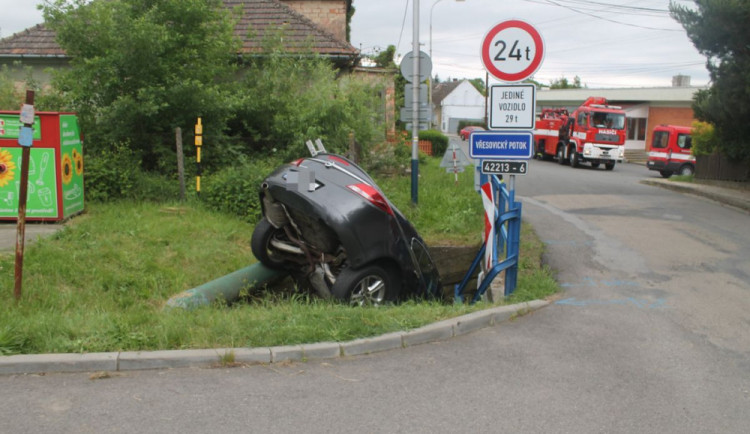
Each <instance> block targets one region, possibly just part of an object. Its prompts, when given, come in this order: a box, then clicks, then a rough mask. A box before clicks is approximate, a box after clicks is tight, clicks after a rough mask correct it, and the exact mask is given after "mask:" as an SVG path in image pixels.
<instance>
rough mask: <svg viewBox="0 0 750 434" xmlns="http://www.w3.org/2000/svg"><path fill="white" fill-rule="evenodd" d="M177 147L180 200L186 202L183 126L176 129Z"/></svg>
mask: <svg viewBox="0 0 750 434" xmlns="http://www.w3.org/2000/svg"><path fill="white" fill-rule="evenodd" d="M175 147H176V150H177V178H179V181H180V202H185V157H184V154H183V151H182V128H180V127H177V128H176V129H175Z"/></svg>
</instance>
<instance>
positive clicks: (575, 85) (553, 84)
mask: <svg viewBox="0 0 750 434" xmlns="http://www.w3.org/2000/svg"><path fill="white" fill-rule="evenodd" d="M581 87H583V86H581V77H579V76H577V75H576V76H575V77H574V78H573V82H572V83H571V82H569V81H568V79H567V78H566V77H565V76H562V77H560V78H558V79H557V80H551V81H550V86H549V88H550V89H580V88H581Z"/></svg>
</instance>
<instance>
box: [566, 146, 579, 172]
mask: <svg viewBox="0 0 750 434" xmlns="http://www.w3.org/2000/svg"><path fill="white" fill-rule="evenodd" d="M568 156H569V158H570V167H573V168H576V167H578V166H580V163H581V160H580V159H579V158H578V152H576V150H575V149H571V150H570V151H568Z"/></svg>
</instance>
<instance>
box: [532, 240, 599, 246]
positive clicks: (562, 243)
mask: <svg viewBox="0 0 750 434" xmlns="http://www.w3.org/2000/svg"><path fill="white" fill-rule="evenodd" d="M542 242H543V243H544V244H546V245H548V246H593V245H594V242H593V241H576V240H542Z"/></svg>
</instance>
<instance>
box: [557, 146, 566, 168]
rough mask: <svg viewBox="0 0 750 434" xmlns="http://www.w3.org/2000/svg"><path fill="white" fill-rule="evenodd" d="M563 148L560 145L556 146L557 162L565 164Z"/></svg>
mask: <svg viewBox="0 0 750 434" xmlns="http://www.w3.org/2000/svg"><path fill="white" fill-rule="evenodd" d="M563 149H565V148H563V147H562V145H560V146H558V147H557V163H558V164H565V162H566V161H565V155H564V154H563Z"/></svg>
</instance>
